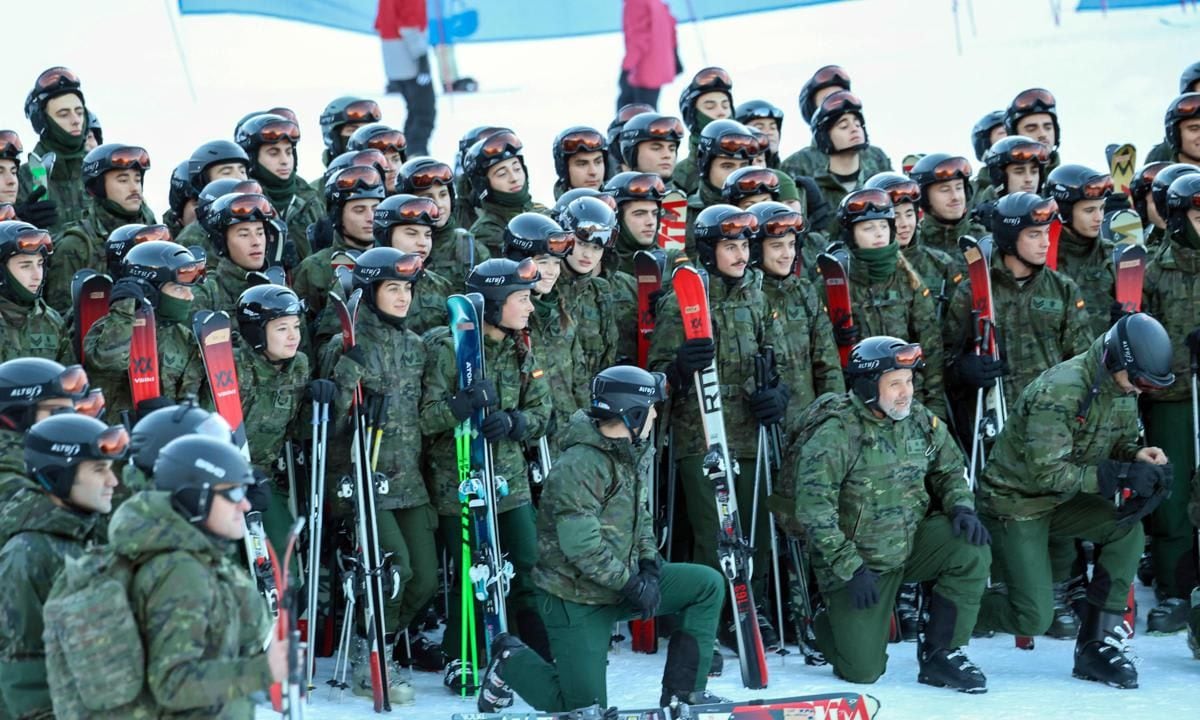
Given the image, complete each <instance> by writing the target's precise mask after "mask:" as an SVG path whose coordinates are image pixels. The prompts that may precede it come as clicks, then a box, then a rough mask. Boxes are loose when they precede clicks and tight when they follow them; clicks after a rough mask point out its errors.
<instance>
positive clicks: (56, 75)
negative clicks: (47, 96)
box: [34, 67, 79, 90]
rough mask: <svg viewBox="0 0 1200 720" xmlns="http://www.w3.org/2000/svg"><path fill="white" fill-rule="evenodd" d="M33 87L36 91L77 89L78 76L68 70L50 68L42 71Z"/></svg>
mask: <svg viewBox="0 0 1200 720" xmlns="http://www.w3.org/2000/svg"><path fill="white" fill-rule="evenodd" d="M34 85H35V86H36V87H37V89H38V90H57V89H59V88H77V87H79V76H78V75H76V74H75V73H74V71H72V70H71V69H70V68H65V67H52V68H50V69H49V70H43V71H42V74H41V75H38V77H37V80H36V81H35V82H34Z"/></svg>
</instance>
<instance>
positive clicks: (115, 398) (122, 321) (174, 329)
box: [83, 299, 204, 418]
mask: <svg viewBox="0 0 1200 720" xmlns="http://www.w3.org/2000/svg"><path fill="white" fill-rule="evenodd" d="M136 302H137V301H136V300H133V299H129V300H120V301H117V302H115V303H113V304H112V306H111V307H110V308H109V310H108V314H107V315H105V316H104V317H102V318H100V319H99V320H97V321H96V324H95V325H92V328H91V330H89V331H88V334H87V337H86V338H85V339H84V342H83V345H84V354H85V356H86V358H87V359H86V362H85V365H84V366H85V368H86V369H87V373H88V379H89V380H91V384H92V387H99V388H103V389H104V398H105V403H106V406H107V408H108V416H109V417H113V418H119V417H121V411H123V410H133V409H134V408H133V407H132V404H133V400H132V398H131V395H130V391H129V344H130V341H131V340H132V338H133V314H134V307H135V303H136ZM157 325H158V327H157V330H158V378H159V384H160V386H161V393H162V396H163V397H166V398H170V399H172V400H178V399H180V398H182V397H184V396H186V395H189V394H192V395H196V394H199V391H200V386H201V384H202V383H204V361H203V359H202V358H201V357H200V351H199V349H198V348H197V346H196V338H195V336H194V335H193V334H192V330H191V328H189V327H185V326H184V325H182V324H179V323H172V322H167V321H165V320H163V319H162V318H158V323H157Z"/></svg>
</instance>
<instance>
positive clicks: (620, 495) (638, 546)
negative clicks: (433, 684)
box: [478, 366, 725, 712]
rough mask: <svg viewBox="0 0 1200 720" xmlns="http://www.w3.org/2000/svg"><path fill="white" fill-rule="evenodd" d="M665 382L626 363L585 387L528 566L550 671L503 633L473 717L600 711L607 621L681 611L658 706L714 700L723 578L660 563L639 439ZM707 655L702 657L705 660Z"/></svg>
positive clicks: (646, 448) (649, 451)
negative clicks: (714, 649)
mask: <svg viewBox="0 0 1200 720" xmlns="http://www.w3.org/2000/svg"><path fill="white" fill-rule="evenodd" d="M665 399H666V378H665V377H664V376H663V375H662V373H648V372H646V371H645V370H642V369H640V368H635V367H628V366H617V367H612V368H608V369H606V370H604V371H603V372H601V373H600V374H599V375H597V376H596V377H595V378H594V379H593V380H592V382H591V398H590V402H589V403H588V409H587V410H581V411H579V412H576V413H575V414H574V415H573V416H572V417H571V421H570V425H569V427H567V428H566V430H565V432H564V433H563V441H564V444H565V449H564V454H563V456H562V462H561V464H559V465H556V466H555V469H554V470H552V471H551V472H550V477H549V478H547V479H546V489H545V491H544V493H543V494H542V504H541V509H540V514H539V517H538V543H539V553H538V562H537V565H536V566H535V567H534V569H533V577H534V582H535V583H536V584H537V587H538V596H539V603H538V608H539V611H540V612H541V614H542V617H543V619H544V620H545V622H546V629H547V632H548V633H549V635H550V645H551V648H552V649H553V650H554V658H555V662H554V664H550V663H547V662H546V661H545V660H544V659H542V658H541V657H539V656H538V654H537V653H535V652H532V651H531V650H530V649H529V648H528V647H526V646H525V645H524V644H523V643H522V642H521V641H519V640H517V639H516V638H513V637H512V636H510V635H508V634H500V635H498V636H497V637H496V639H495V640H494V641H493V643H492V653H491V658H492V660H491V662H490V663H489V664H488V668H487V671H486V672H485V674H484V677H483V680H482V686H483V690H482V692H481V693H480V696H479V701H478V705H479V710H480V711H481V712H496V711H497V710H498V709H499V708H502V707H505V706H507V705H509V704H510V703H511V702H512V696H513V691H514V690H515V691H516V692H517V693H518V694H520V695H521V698H522V699H523V700H525V701H526V702H528V703H529V704H531V705H533V707H535V708H537V709H539V710H544V711H559V712H561V711H566V710H570V709H572V708H578V707H583V706H586V705H591V704H593V703H599V704H600V706H601V707H603V706H605V705H607V687H606V683H605V674H606V669H607V668H606V667H605V666H606V665H607V656H608V646H609V641H610V635H611V634H612V627H613V623H615V622H623V621H625V620H630V619H635V618H639V617H640V618H642V619H648V618H651V617H654V616H656V615H668V614H678V617H679V628H678V629H677V630H676V631H675V632H674V633H673V634H672V635H671V639H670V641H669V643H668V646H667V658H666V667H665V668H664V670H663V681H662V694H661V696H660V697H659V701H658V706H659V707H664V706H667V705H669V704H670V703H671V701H672V698H677V699H678V700H679V701H681V702H685V703H690V704H703V703H710V702H722V701H723V699H722V698H718V697H716V696H715V695H713V694H712V693H710V692H708V691H707V690H705V685H706V684H707V681H708V669H709V668H708V665H709V658H708V656H707V649H708V648H709V647H710V646H711V645H712V642H713V637H714V636H715V634H716V630H717V620H718V617H719V616H720V611H721V605H722V603H723V601H724V597H725V592H724V587H723V585H724V581H723V579H722V578H721V576H720V574H719V573H717V571H715V570H713V569H712V568H708V567H705V566H703V565H693V564H689V563H663V562H662V560H661V558H660V557H659V555H658V549H657V547H656V541H655V538H654V520H653V518H652V517H651V515H650V511H649V504H648V503H649V494H650V489H649V483H650V482H651V472H650V470H651V467H652V465H653V463H654V448H653V446H652V444H651V443H648V442H646V439H647V438H648V437H649V435H650V433H651V431H652V429H653V424H654V418H655V415H656V409H655V404H656V403H658V402H661V401H663V400H665ZM701 649H704V650H705V652H703V653H702V652H701Z"/></svg>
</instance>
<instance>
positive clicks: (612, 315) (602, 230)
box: [555, 197, 637, 377]
mask: <svg viewBox="0 0 1200 720" xmlns="http://www.w3.org/2000/svg"><path fill="white" fill-rule="evenodd" d="M559 206H561V207H559ZM559 206H556V207H558V209H559V212H558V214H557V215H556V216H555V219H556V220H557V221H558V224H559V225H561V226H562V228H563V229H564V230H567V231H568V232H571V233H573V234H574V237H575V243H574V245H573V247H572V248H571V251H570V253H568V255H567V257H566V261H565V262H564V263H563V275H562V277H561V278H559V283H558V294H559V295H560V296H561V298H562V305H563V309H564V310H565V311H566V313H567V314H568V315H570V316H571V318H572V319H574V320H575V322H577V323H578V327H579V329H578V331H577V332H578V335H579V340H580V343H581V344H582V345H583V355H584V366H583V368H581V370H580V373H579V374H580V376H582V377H587V376H592V375H595V374H596V373H598V372H600V371H601V370H603V369H604V368H606V367H609V366H611V365H615V364H616V363H617V361H618V358H619V357H622V356H623V355H624V353H626V352H629V350H630V349H631V348H632V342H633V340H632V336H633V335H634V334H635V333H636V331H637V288H636V283H634V282H631V280H632V276H630V275H628V274H627V273H614V274H613V275H614V277H610V278H605V277H602V276H601V274H602V272H603V266H604V255H605V254H606V253H607V251H608V249H609V248H611V247H612V246H613V244H614V243H615V242H616V236H617V218H616V214H615V213H614V212H613V211H612V209H611V208H610V207H609V206H608V205H607V204H606V203H605V202H604V201H602V200H600V199H599V198H596V197H577V198H575V199H574V200H571V201H570V202H569V203H566V204H565V205H564V204H563V203H562V202H561V201H560V202H559ZM616 275H620V276H623V277H619V278H618V277H615V276H616ZM614 281H616V282H614ZM622 331H624V332H622ZM622 337H624V338H625V342H624V343H622ZM634 357H636V353H634Z"/></svg>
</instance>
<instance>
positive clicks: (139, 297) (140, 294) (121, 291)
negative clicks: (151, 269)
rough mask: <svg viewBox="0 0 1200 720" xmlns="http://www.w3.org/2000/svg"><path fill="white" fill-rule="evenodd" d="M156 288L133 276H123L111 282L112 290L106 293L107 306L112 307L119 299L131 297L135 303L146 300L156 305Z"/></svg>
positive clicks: (157, 295)
mask: <svg viewBox="0 0 1200 720" xmlns="http://www.w3.org/2000/svg"><path fill="white" fill-rule="evenodd" d="M158 297H159V292H158V288H156V287H154V286H153V285H151V284H150V283H148V282H146V281H145V280H142V279H140V278H135V277H123V278H121V279H120V280H118V281H116V282H115V283H113V287H112V291H111V292H110V293H109V294H108V306H109V307H112V306H113V305H115V304H116V303H118V302H120V301H121V300H129V299H131V298H132V299H133V300H135V301H137V302H136V304H137V305H141V304H142V303H144V302H148V303H150V304H151V305H154V306H155V307H157V306H158Z"/></svg>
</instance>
